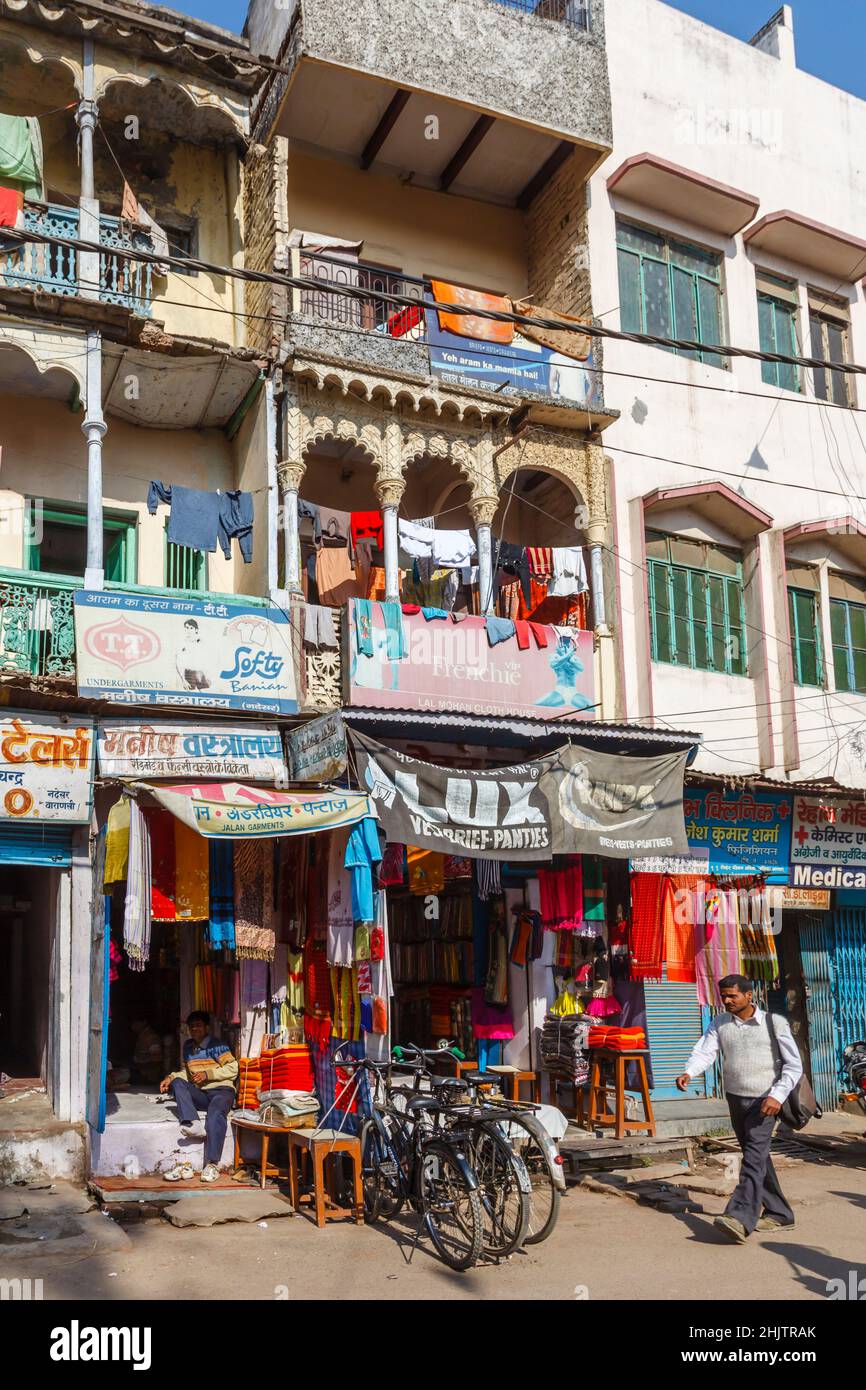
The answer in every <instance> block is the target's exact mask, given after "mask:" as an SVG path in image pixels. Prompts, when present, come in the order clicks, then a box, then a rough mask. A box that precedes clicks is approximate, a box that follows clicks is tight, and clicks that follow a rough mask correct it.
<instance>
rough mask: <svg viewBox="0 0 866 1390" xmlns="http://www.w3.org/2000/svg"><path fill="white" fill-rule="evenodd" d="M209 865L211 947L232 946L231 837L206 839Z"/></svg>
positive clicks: (232, 881) (233, 916)
mask: <svg viewBox="0 0 866 1390" xmlns="http://www.w3.org/2000/svg"><path fill="white" fill-rule="evenodd" d="M205 843H206V844H207V847H208V866H209V869H210V921H209V923H208V940H209V941H210V944H211V947H212V948H213V950H215V951H219V950H222V949H223V948H224V947H225V948H227V949H228V950H229V951H233V950H234V949H235V870H234V855H233V850H232V842H231V840H207V841H206V842H205Z"/></svg>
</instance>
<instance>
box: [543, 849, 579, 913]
mask: <svg viewBox="0 0 866 1390" xmlns="http://www.w3.org/2000/svg"><path fill="white" fill-rule="evenodd" d="M538 889H539V897H540V908H541V920H542V923H543V924H544V928H545V930H546V931H577V930H579V928H580V925H581V923H582V921H583V866H582V861H581V860H580V858H579V857H577V856H575V857H573V858H572V859H570V860H569V861H568V863H567V864H566V865H565V866H564V867H563V868H557V869H539V871H538Z"/></svg>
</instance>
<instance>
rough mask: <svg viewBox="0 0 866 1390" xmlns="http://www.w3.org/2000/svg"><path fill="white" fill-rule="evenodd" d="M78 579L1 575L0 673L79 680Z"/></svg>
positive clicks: (6, 572)
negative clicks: (74, 604) (75, 609)
mask: <svg viewBox="0 0 866 1390" xmlns="http://www.w3.org/2000/svg"><path fill="white" fill-rule="evenodd" d="M80 587H81V581H80V580H78V579H68V578H59V577H57V578H55V577H54V576H51V577H50V578H49V577H48V576H47V575H35V574H27V573H25V574H22V573H21V572H19V573H18V574H15V573H14V572H10V571H8V570H6V571H3V572H2V573H0V676H8V675H21V676H29V677H40V678H45V677H47V678H49V679H52V680H60V681H74V680H75V623H74V614H73V607H72V595H73V593H74V592H75V590H76V589H78V588H80Z"/></svg>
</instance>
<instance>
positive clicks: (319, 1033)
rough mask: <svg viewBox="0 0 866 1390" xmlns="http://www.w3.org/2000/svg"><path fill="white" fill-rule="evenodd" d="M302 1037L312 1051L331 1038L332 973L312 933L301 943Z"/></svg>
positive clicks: (320, 1047)
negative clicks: (302, 983)
mask: <svg viewBox="0 0 866 1390" xmlns="http://www.w3.org/2000/svg"><path fill="white" fill-rule="evenodd" d="M304 1037H305V1038H306V1039H307V1042H308V1043H309V1044H310V1046H311V1047H312V1048H313V1052H314V1054H315V1053H316V1052H317V1051H321V1050H322V1049H323V1048H326V1047H327V1045H328V1041H329V1039H330V1037H331V975H330V970H329V967H328V962H327V958H326V953H325V943H324V941H317V940H315V938H314V937H312V936H308V937H307V941H306V944H305V946H304ZM319 1099H320V1100H321V1099H322V1096H321V1094H320V1095H319Z"/></svg>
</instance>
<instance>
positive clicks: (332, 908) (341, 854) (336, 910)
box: [327, 830, 354, 966]
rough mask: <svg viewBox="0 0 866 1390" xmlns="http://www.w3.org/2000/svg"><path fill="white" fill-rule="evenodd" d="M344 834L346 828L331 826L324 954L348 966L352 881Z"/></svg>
mask: <svg viewBox="0 0 866 1390" xmlns="http://www.w3.org/2000/svg"><path fill="white" fill-rule="evenodd" d="M348 837H349V832H348V831H347V830H335V831H334V833H333V835H332V836H331V844H330V850H329V854H328V914H327V956H328V964H329V965H334V966H351V964H352V960H353V958H354V953H353V937H354V918H353V916H352V883H351V879H350V875H349V870H348V869H347V868H346V863H345V860H346V849H347V844H348Z"/></svg>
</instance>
